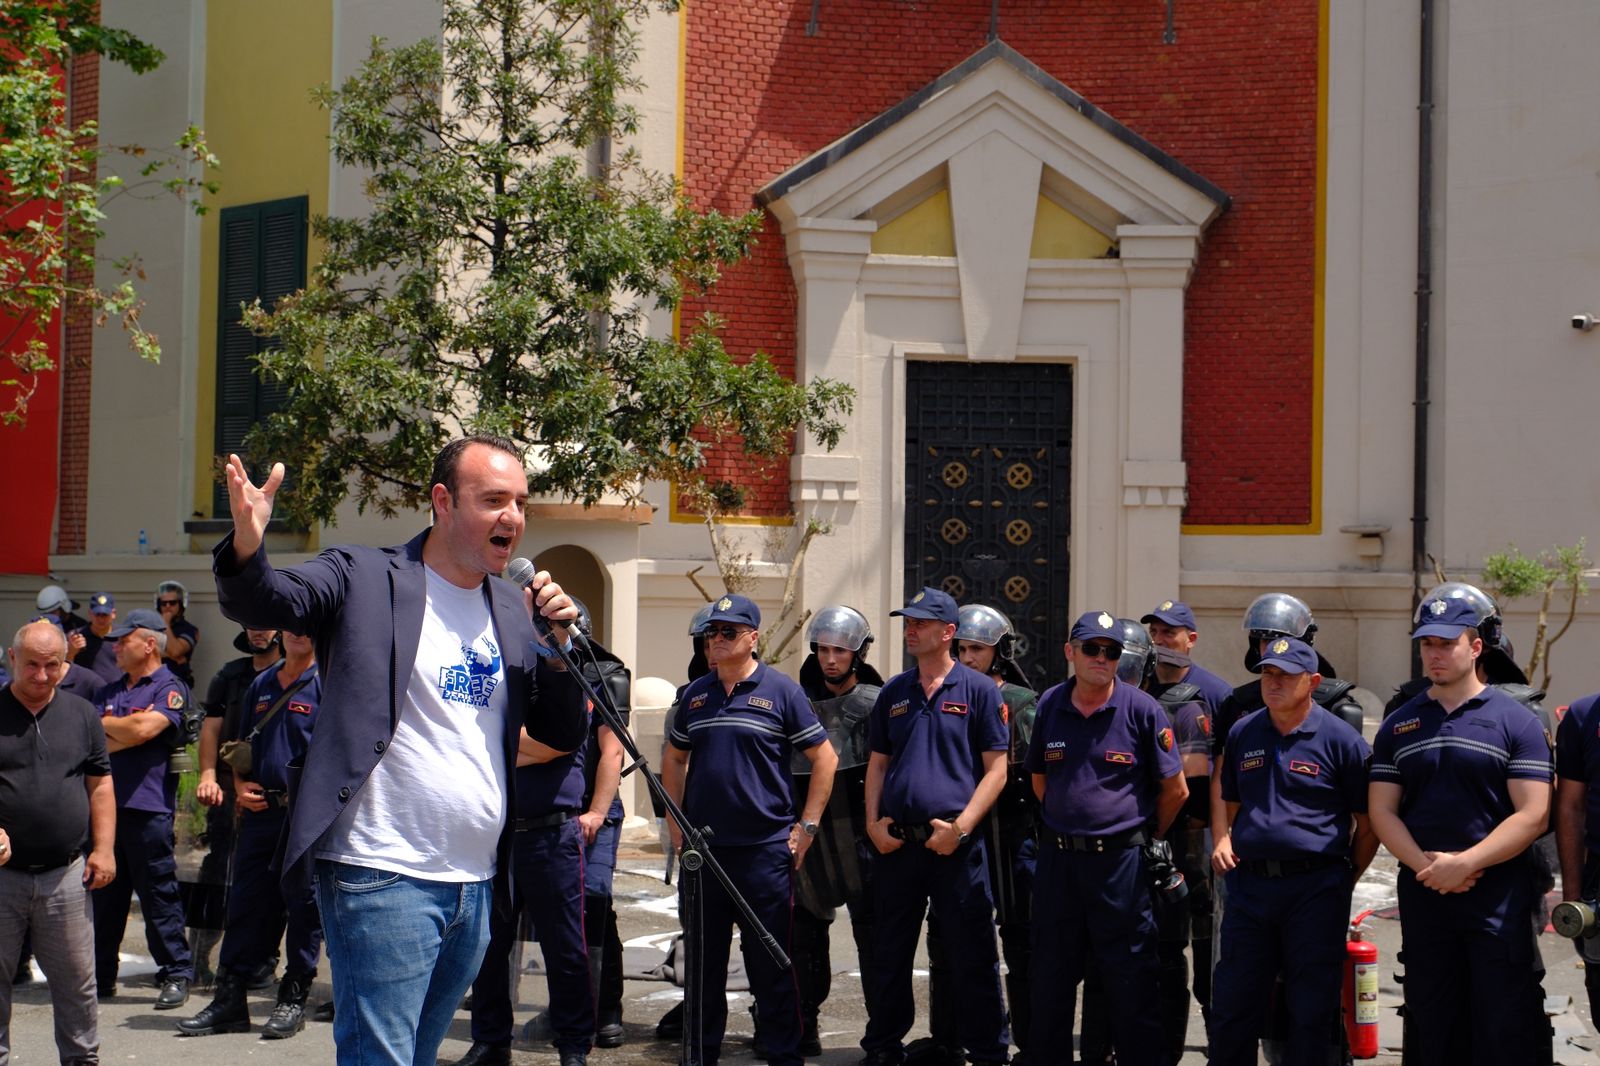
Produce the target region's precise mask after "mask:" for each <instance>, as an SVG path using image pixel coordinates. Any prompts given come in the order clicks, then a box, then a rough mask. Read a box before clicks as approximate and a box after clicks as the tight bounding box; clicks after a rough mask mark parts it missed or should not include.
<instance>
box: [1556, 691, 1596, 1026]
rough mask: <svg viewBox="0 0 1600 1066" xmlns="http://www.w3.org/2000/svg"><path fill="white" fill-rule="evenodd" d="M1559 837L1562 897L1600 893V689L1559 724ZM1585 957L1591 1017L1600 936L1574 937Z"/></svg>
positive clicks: (1580, 897) (1580, 701)
mask: <svg viewBox="0 0 1600 1066" xmlns="http://www.w3.org/2000/svg"><path fill="white" fill-rule="evenodd" d="M1556 777H1557V781H1556V841H1557V844H1558V846H1559V848H1560V852H1561V898H1562V899H1563V900H1587V901H1590V902H1592V901H1594V900H1595V899H1596V898H1597V897H1600V693H1592V694H1590V695H1587V696H1584V697H1582V698H1581V699H1578V700H1576V701H1574V702H1573V704H1572V706H1571V707H1568V708H1567V713H1566V715H1565V717H1563V718H1562V719H1561V725H1560V727H1559V728H1557V729H1556ZM1574 943H1575V946H1576V947H1577V949H1578V955H1579V957H1580V958H1582V959H1583V961H1584V967H1583V984H1584V988H1585V989H1586V990H1587V991H1588V993H1589V1017H1591V1018H1600V937H1590V936H1586V937H1581V938H1579V939H1577V940H1576V941H1575V942H1574Z"/></svg>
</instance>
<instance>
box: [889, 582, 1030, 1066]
mask: <svg viewBox="0 0 1600 1066" xmlns="http://www.w3.org/2000/svg"><path fill="white" fill-rule="evenodd" d="M919 596H922V597H923V598H924V600H925V601H927V600H928V599H929V598H930V597H932V598H934V599H937V598H938V597H943V599H944V600H949V611H948V614H949V618H948V621H949V622H951V623H954V622H955V620H956V607H955V601H954V600H950V599H949V597H948V596H946V595H945V594H944V593H934V592H930V591H928V590H924V592H923V593H919ZM941 602H942V601H941ZM913 609H914V608H910V607H908V608H906V610H907V611H911V610H913ZM894 613H895V614H900V613H902V612H901V611H896V612H894ZM912 617H918V615H912ZM923 617H926V616H923ZM867 742H868V747H869V748H870V749H871V751H872V753H873V754H874V755H886V756H888V757H889V760H890V761H889V765H888V769H887V772H886V773H885V776H884V780H883V789H882V794H881V796H880V798H879V803H878V815H879V817H887V818H891V819H893V822H894V826H893V829H892V830H891V832H899V833H903V834H905V835H904V836H903V838H902V839H904V841H905V843H904V844H903V845H902V846H901V847H899V848H896V849H895V850H894V851H891V852H889V853H887V854H884V855H878V856H875V857H874V858H873V873H872V888H871V892H872V914H873V919H872V920H873V923H874V928H873V939H874V950H873V958H872V960H871V962H872V972H870V973H867V972H863V974H862V981H863V983H864V985H865V986H866V987H865V995H866V998H867V1002H869V1003H871V1004H872V1014H871V1016H870V1017H868V1019H867V1031H866V1035H865V1036H864V1037H863V1038H862V1040H861V1047H862V1048H863V1049H864V1050H865V1051H866V1052H867V1053H868V1055H869V1056H874V1057H877V1058H879V1059H883V1060H887V1061H897V1060H899V1059H900V1058H901V1057H902V1056H903V1054H904V1045H903V1040H904V1039H905V1035H906V1034H907V1033H908V1032H910V1031H911V1025H912V1023H913V1022H914V1021H915V1017H916V1005H915V1001H914V1000H913V997H912V991H911V966H912V962H913V959H914V957H915V954H916V948H917V940H918V938H919V937H920V935H921V932H922V922H923V916H924V913H925V911H926V910H927V908H928V906H929V904H930V903H931V904H932V906H933V909H934V910H935V911H937V913H938V915H939V935H940V937H941V939H942V941H943V944H944V947H945V950H946V952H947V954H948V955H949V956H950V957H951V958H953V959H959V960H961V962H960V965H959V966H956V967H955V974H954V977H955V980H956V987H955V990H954V991H955V995H956V997H957V1002H958V1003H960V1004H961V1010H960V1014H959V1016H958V1018H957V1023H958V1024H957V1033H958V1035H959V1037H960V1040H961V1043H962V1045H963V1046H964V1047H965V1048H966V1050H967V1055H968V1057H969V1058H970V1059H971V1060H972V1061H973V1062H1004V1061H1005V1060H1006V1055H1007V1051H1008V1050H1009V1047H1010V1042H1011V1041H1010V1033H1009V1031H1008V1029H1007V1027H1006V1017H1005V1006H1004V1003H1003V1000H1002V996H1001V992H1000V958H999V952H998V950H997V949H996V946H995V930H994V896H993V893H992V890H991V886H990V884H989V867H988V852H987V850H986V848H987V842H986V841H985V840H984V837H983V834H982V822H980V824H979V825H977V826H974V827H971V828H970V830H969V832H970V834H971V835H970V836H969V837H968V839H967V840H966V841H965V842H964V843H962V844H961V845H960V846H959V847H957V848H956V850H955V852H954V853H952V854H950V855H940V854H938V853H937V852H934V851H932V850H930V849H929V848H927V847H926V846H925V844H926V840H927V832H928V824H929V822H930V820H932V819H934V818H939V819H943V820H945V821H951V820H953V819H955V818H956V817H957V816H958V815H959V814H960V813H961V812H962V811H963V810H965V809H966V806H967V803H968V802H969V801H970V800H971V799H972V794H973V793H974V792H975V791H976V790H977V787H978V781H979V780H980V779H981V778H982V777H983V775H984V769H983V756H984V753H985V752H1000V753H1001V755H1002V757H1004V753H1005V752H1006V751H1008V750H1009V748H1010V734H1009V732H1008V730H1007V727H1006V722H1005V718H1004V715H1003V714H1002V712H1001V700H1000V690H999V688H997V687H996V686H995V683H994V681H993V680H992V679H991V678H989V677H987V676H986V675H984V674H980V673H978V672H977V671H976V670H973V669H971V668H969V667H966V666H963V665H962V664H960V663H952V664H951V667H950V672H949V673H948V674H947V675H945V679H944V683H943V684H942V685H941V686H940V687H939V688H938V689H937V690H936V691H935V692H934V693H933V694H932V695H931V696H929V695H927V694H926V693H924V692H923V689H922V682H921V680H920V678H919V677H918V674H917V670H916V668H915V667H913V668H912V669H910V670H907V671H905V672H903V673H900V674H896V675H895V676H894V677H892V678H890V679H889V681H888V683H887V684H885V685H884V686H883V690H882V691H881V692H879V693H878V699H877V702H876V703H875V704H874V705H873V708H872V717H871V720H870V723H869V727H868V741H867ZM984 821H987V819H985V820H984Z"/></svg>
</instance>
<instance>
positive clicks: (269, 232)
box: [211, 196, 308, 518]
mask: <svg viewBox="0 0 1600 1066" xmlns="http://www.w3.org/2000/svg"><path fill="white" fill-rule="evenodd" d="M307 210H308V201H307V198H306V197H304V196H296V197H292V198H290V199H287V200H272V201H269V202H266V203H259V204H247V205H245V206H242V207H225V208H223V209H222V214H221V220H220V221H221V228H222V249H221V256H220V257H219V267H218V269H219V272H220V276H219V277H218V282H217V292H218V299H219V301H220V303H221V306H220V308H219V309H218V314H217V407H216V422H217V434H216V454H217V455H218V456H219V457H225V456H227V454H228V453H229V452H236V451H238V450H239V447H240V445H241V443H242V442H243V441H244V437H245V434H246V433H248V432H249V431H250V429H251V427H252V426H254V425H255V424H256V423H257V422H260V421H261V420H262V419H263V418H265V417H267V415H269V414H271V413H272V412H274V411H277V410H279V409H280V408H282V407H283V405H284V401H285V399H286V394H285V390H284V388H283V386H281V385H278V384H276V383H272V382H265V381H262V380H261V378H260V376H259V375H258V374H257V372H256V355H257V354H258V353H260V352H262V351H266V350H268V349H270V348H271V347H273V346H274V344H275V343H276V342H275V341H274V340H273V339H272V338H271V337H257V336H255V335H253V334H252V333H251V332H250V331H249V330H248V329H246V328H245V327H244V325H243V324H242V323H241V322H240V317H241V316H240V310H239V309H240V307H241V305H243V304H248V303H250V302H252V301H253V300H255V299H256V298H258V297H259V298H260V300H261V303H262V305H263V306H265V307H266V308H267V309H268V310H269V311H270V310H271V309H272V308H273V307H274V306H276V304H277V302H278V298H279V297H281V296H287V295H288V294H290V293H293V292H297V291H299V290H300V289H301V288H303V287H304V286H305V283H306V218H307ZM211 500H212V513H213V514H214V515H216V516H217V517H218V518H224V517H227V515H228V492H227V489H226V488H224V487H223V486H221V485H217V486H216V487H215V488H214V489H213V490H212V497H211Z"/></svg>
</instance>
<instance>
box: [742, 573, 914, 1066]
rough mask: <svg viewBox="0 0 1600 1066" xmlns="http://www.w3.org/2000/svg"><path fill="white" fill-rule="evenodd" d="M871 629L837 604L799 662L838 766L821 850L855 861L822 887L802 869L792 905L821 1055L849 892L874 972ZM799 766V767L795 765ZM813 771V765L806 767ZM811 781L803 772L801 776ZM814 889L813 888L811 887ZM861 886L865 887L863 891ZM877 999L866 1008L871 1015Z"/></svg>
mask: <svg viewBox="0 0 1600 1066" xmlns="http://www.w3.org/2000/svg"><path fill="white" fill-rule="evenodd" d="M872 639H873V638H872V628H871V626H869V625H868V624H867V619H866V616H865V615H863V614H862V613H861V612H860V611H858V610H856V609H855V608H854V607H848V606H845V605H844V604H833V605H830V606H827V607H824V608H822V609H821V610H820V611H818V612H817V613H816V614H815V615H813V616H812V618H811V621H810V623H809V624H808V625H807V626H806V642H807V643H808V644H809V645H810V646H811V654H810V655H808V656H807V657H806V660H805V662H804V663H802V664H801V666H800V687H801V688H802V689H804V690H805V694H806V698H807V699H809V700H810V701H811V708H812V710H813V711H814V712H816V715H817V720H818V721H819V722H821V723H822V727H823V729H825V730H827V732H828V739H829V740H830V741H831V742H832V744H833V746H834V750H835V752H836V753H837V754H838V756H839V768H838V770H837V771H836V772H835V774H834V784H833V791H832V792H831V793H830V794H829V797H828V806H827V808H826V809H825V811H824V817H823V818H822V819H821V824H820V828H819V829H818V835H817V848H820V849H821V852H820V853H821V854H827V855H830V856H833V857H835V858H836V859H837V861H838V862H839V864H841V866H842V865H844V864H853V866H854V867H855V868H854V869H852V870H849V871H848V873H849V874H850V875H851V876H850V877H848V878H844V877H841V878H840V879H839V880H840V883H837V884H833V883H830V884H822V883H820V882H821V879H823V878H825V877H826V876H827V874H828V873H830V872H835V871H828V870H825V869H823V868H822V864H820V863H818V862H817V856H818V854H819V852H818V850H816V849H813V851H812V852H811V856H812V861H811V862H810V863H809V864H807V865H806V866H804V867H802V868H801V871H800V875H799V876H800V888H801V891H800V892H799V894H798V896H797V899H796V904H797V906H796V907H795V909H794V952H793V961H794V970H795V976H796V977H797V978H798V980H799V983H800V1023H801V1034H800V1053H801V1054H802V1055H805V1056H812V1055H820V1054H821V1053H822V1040H821V1037H820V1035H819V1033H818V1016H819V1014H820V1013H821V1009H822V1004H823V1003H824V1002H825V1001H826V1000H827V998H828V993H829V991H830V990H831V988H832V984H833V964H832V960H831V952H830V950H829V947H830V945H829V931H830V929H831V928H832V925H833V920H834V917H835V907H834V905H832V904H831V903H830V900H834V899H835V898H837V897H843V899H844V903H845V908H846V910H847V912H848V913H849V915H850V933H851V936H852V937H853V939H854V940H855V943H856V956H857V959H858V961H859V964H860V967H861V971H862V972H863V973H865V972H866V971H867V970H868V969H870V965H869V960H870V959H871V957H872V910H871V907H872V904H871V900H870V899H869V898H868V895H867V893H868V891H869V888H868V887H866V886H869V885H870V877H871V872H870V871H871V866H870V862H871V860H870V856H869V855H868V854H867V853H868V852H870V851H871V850H872V849H871V847H870V845H869V844H868V843H867V841H866V840H864V839H859V838H858V836H857V830H856V826H857V825H860V826H862V827H863V828H864V826H865V822H866V801H865V797H864V795H863V791H862V790H863V789H864V786H865V777H866V754H867V719H868V717H869V716H870V715H871V712H872V705H873V703H874V701H876V700H877V698H878V692H879V691H880V690H881V689H882V688H883V678H882V676H881V675H879V673H878V671H877V670H876V669H874V668H873V666H872V664H871V663H869V662H867V650H868V649H869V648H870V647H871V646H872ZM797 769H798V767H797ZM805 769H806V771H807V772H809V769H810V767H809V765H808V766H806V767H805ZM804 780H806V776H805V775H804V774H801V775H797V778H796V781H797V785H798V782H800V781H804ZM813 886H815V890H811V889H812V888H813ZM857 886H862V887H860V888H857ZM871 1010H872V1008H871V1004H870V1002H869V1003H868V1005H867V1012H868V1014H871ZM756 1036H757V1041H756V1045H757V1047H756V1055H757V1057H758V1058H760V1057H763V1052H764V1051H765V1046H764V1044H765V1042H764V1040H762V1039H761V1033H760V1032H759V1031H758V1032H757V1034H756Z"/></svg>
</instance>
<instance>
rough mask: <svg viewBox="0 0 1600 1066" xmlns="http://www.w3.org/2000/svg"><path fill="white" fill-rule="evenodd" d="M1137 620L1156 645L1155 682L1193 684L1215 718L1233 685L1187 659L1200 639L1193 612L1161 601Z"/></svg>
mask: <svg viewBox="0 0 1600 1066" xmlns="http://www.w3.org/2000/svg"><path fill="white" fill-rule="evenodd" d="M1139 621H1140V622H1141V623H1142V624H1144V625H1146V626H1149V627H1150V641H1151V643H1153V644H1154V645H1155V647H1156V652H1155V672H1156V681H1157V682H1158V683H1159V684H1160V685H1162V686H1163V687H1170V686H1172V685H1177V684H1190V685H1193V686H1194V687H1195V688H1196V689H1197V690H1198V695H1199V698H1200V699H1201V700H1202V701H1203V702H1204V703H1205V705H1206V713H1207V714H1208V715H1209V716H1211V717H1213V718H1215V717H1216V713H1217V708H1219V707H1221V706H1222V701H1223V700H1225V699H1227V698H1228V696H1229V695H1230V694H1231V693H1232V692H1233V686H1232V685H1230V684H1228V683H1227V682H1226V681H1224V680H1222V678H1220V677H1218V676H1217V675H1216V674H1213V673H1212V672H1211V671H1210V670H1207V669H1206V668H1205V667H1203V666H1201V665H1200V664H1199V663H1196V662H1193V661H1192V660H1191V659H1190V658H1189V655H1190V653H1191V652H1192V651H1193V650H1194V646H1195V645H1196V644H1198V643H1199V642H1200V631H1199V630H1198V629H1197V628H1195V622H1194V611H1192V610H1190V608H1189V605H1188V604H1187V603H1178V602H1176V601H1174V600H1163V601H1162V602H1161V604H1160V606H1158V607H1156V608H1155V609H1154V610H1152V611H1151V612H1150V613H1149V614H1147V615H1145V616H1144V617H1143V618H1140V619H1139ZM1152 694H1153V695H1154V694H1155V693H1152Z"/></svg>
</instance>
